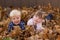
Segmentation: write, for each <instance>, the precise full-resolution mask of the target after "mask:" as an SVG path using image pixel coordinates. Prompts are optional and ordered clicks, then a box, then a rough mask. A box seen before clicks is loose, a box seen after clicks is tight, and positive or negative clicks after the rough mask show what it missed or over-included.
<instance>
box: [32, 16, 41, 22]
mask: <svg viewBox="0 0 60 40" xmlns="http://www.w3.org/2000/svg"><path fill="white" fill-rule="evenodd" d="M33 19H34V22H35V23H40V22H42V18H39V17H38V16H34V17H33Z"/></svg>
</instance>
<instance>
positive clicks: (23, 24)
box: [20, 22, 25, 30]
mask: <svg viewBox="0 0 60 40" xmlns="http://www.w3.org/2000/svg"><path fill="white" fill-rule="evenodd" d="M20 27H21V29H22V30H24V29H25V23H24V22H21V24H20Z"/></svg>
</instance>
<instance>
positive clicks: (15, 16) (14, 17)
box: [8, 9, 25, 32]
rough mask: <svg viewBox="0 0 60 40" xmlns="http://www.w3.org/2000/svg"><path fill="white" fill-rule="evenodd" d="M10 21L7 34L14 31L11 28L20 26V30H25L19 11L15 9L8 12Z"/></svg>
mask: <svg viewBox="0 0 60 40" xmlns="http://www.w3.org/2000/svg"><path fill="white" fill-rule="evenodd" d="M10 19H11V22H10V24H9V26H8V32H11V30H13V29H14V27H13V26H17V25H18V26H20V28H21V29H22V30H24V29H25V27H24V22H23V21H21V12H20V11H19V10H16V9H14V10H12V11H11V12H10Z"/></svg>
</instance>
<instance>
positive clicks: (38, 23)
mask: <svg viewBox="0 0 60 40" xmlns="http://www.w3.org/2000/svg"><path fill="white" fill-rule="evenodd" d="M42 14H43V12H41V11H37V12H36V13H35V15H34V16H33V18H31V19H30V20H28V22H27V25H34V27H35V29H36V30H37V31H42V30H43V29H44V27H42V21H43V19H42Z"/></svg>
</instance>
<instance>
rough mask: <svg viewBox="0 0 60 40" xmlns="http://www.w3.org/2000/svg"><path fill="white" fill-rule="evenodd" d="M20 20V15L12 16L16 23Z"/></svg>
mask: <svg viewBox="0 0 60 40" xmlns="http://www.w3.org/2000/svg"><path fill="white" fill-rule="evenodd" d="M20 20H21V17H20V16H19V15H18V16H13V17H11V21H12V22H13V23H14V24H16V25H17V24H19V23H20Z"/></svg>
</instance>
